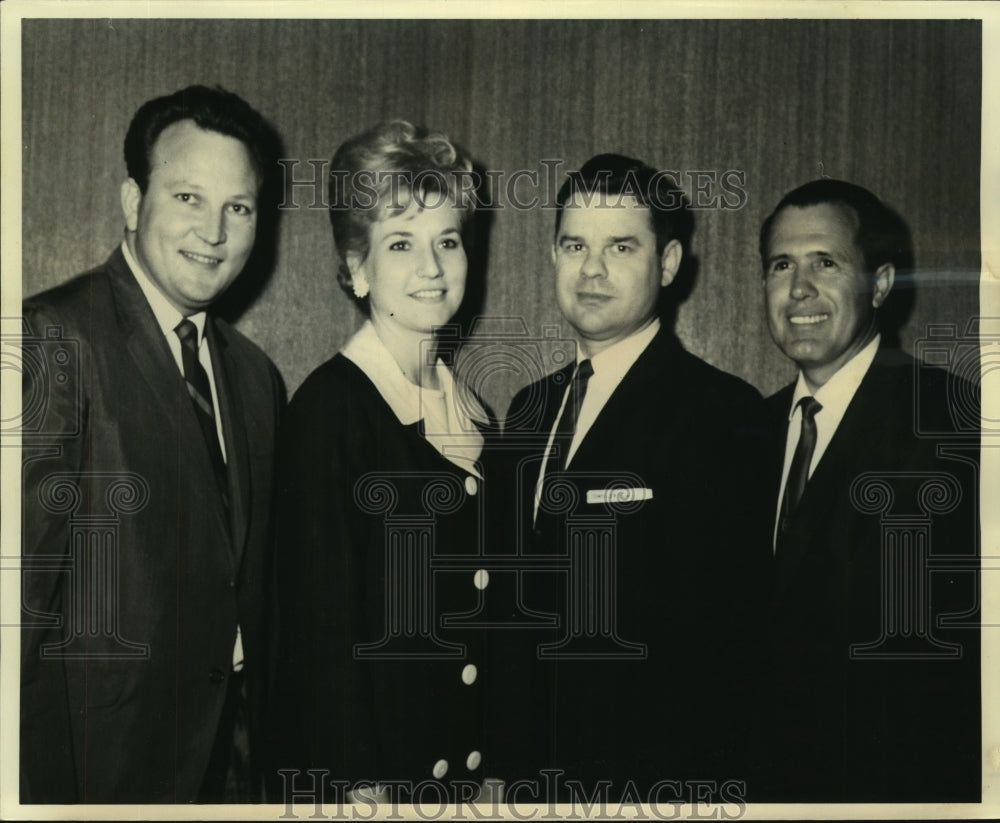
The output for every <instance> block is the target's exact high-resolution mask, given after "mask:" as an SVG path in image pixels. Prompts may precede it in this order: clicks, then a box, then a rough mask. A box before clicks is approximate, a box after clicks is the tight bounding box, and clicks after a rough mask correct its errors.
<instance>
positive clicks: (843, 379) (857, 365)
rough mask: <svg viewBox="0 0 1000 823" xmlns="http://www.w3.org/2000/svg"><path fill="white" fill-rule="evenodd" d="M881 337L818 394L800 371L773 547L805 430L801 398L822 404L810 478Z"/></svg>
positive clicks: (789, 414) (788, 435) (869, 364)
mask: <svg viewBox="0 0 1000 823" xmlns="http://www.w3.org/2000/svg"><path fill="white" fill-rule="evenodd" d="M881 339H882V338H881V336H880V335H877V334H876V335H875V339H874V340H872V341H871V342H870V343H869V344H868V345H867V346H865V347H864V348H863V349H862V350H861V351H859V352H858V353H857V354H856V355H854V357H852V358H851V359H850V360H848V361H847V362H846V363H845V364H844V365H843V366H841V367H840V369H839V370H838V371H837V373H836V374H834V375H833V377H831V378H830V379H829V380H827V381H826V383H824V384H823V385H822V386H820V387H819V388H818V389H817V390H816V393H815V394H813V393H812V392H810V391H809V387H808V386H807V385H806V379H805V377H804V376H803V374H802V372H801V371H800V372H799V379H798V381H797V382H796V384H795V391H794V392H793V394H792V407H791V409H789V411H788V434H787V436H786V439H785V463H784V467H783V468H782V470H781V486H780V487H779V488H778V504H777V509H776V513H775V518H774V533H773V535H772V547H773V546H774V545H775V544H776V543H777V539H778V526H779V524H780V522H781V501H782V499H783V498H784V496H785V484H786V483H787V482H788V472H789V470H790V469H791V467H792V457H793V456H794V455H795V447H796V446H797V445H798V443H799V435H800V434H801V433H802V410H801V409H800V408H799V400H801V399H802V398H803V397H809V396H810V395H812V396H813V397H815V398H816V400H817V402H818V403H819V404H820V406H822V408H821V409H820V410H819V411H818V412H816V415H815V416H814V417H813V420H814V421H815V422H816V448H815V449H814V450H813V455H812V461H811V462H810V463H809V474H808V475H807V477H812V476H813V472H814V471H816V466H818V465H819V461H820V458H821V457H823V453H824V452H825V451H826V448H827V446H829V445H830V441H831V440H832V439H833V435H834V434H835V433H836V431H837V427H838V426H839V425H840V421H841V420H843V419H844V414H845V412H846V411H847V407H848V406H849V405H850V404H851V401H852V400H853V399H854V395H855V394H857V391H858V387H859V386H860V385H861V381H862V380H863V379H864V376H865V375H866V374H867V373H868V369H869V368H871V365H872V362H873V361H874V360H875V353H876V352H877V351H878V347H879V343H880V342H881Z"/></svg>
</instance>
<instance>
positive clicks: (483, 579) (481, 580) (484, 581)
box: [472, 569, 490, 591]
mask: <svg viewBox="0 0 1000 823" xmlns="http://www.w3.org/2000/svg"><path fill="white" fill-rule="evenodd" d="M472 583H473V585H474V586H475V587H476V588H477V589H479V590H480V591H482V590H483V589H485V588H486V587H487V586H488V585H490V573H489V572H488V571H486V569H480V570H479V571H477V572H476V573H475V574H474V575H473V576H472Z"/></svg>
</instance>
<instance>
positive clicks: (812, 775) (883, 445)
mask: <svg viewBox="0 0 1000 823" xmlns="http://www.w3.org/2000/svg"><path fill="white" fill-rule="evenodd" d="M914 365H915V362H914V361H913V360H912V359H911V358H909V357H905V356H903V355H901V354H899V353H893V352H887V351H880V352H879V355H878V357H877V358H876V361H875V362H874V363H873V365H872V367H871V368H870V369H869V371H868V373H867V374H866V375H865V377H864V379H863V380H862V383H861V385H860V387H859V389H858V391H857V394H856V395H855V396H854V398H853V400H852V401H851V403H850V405H849V406H848V409H847V412H846V413H845V415H844V417H843V419H842V421H841V423H840V425H839V426H838V428H837V431H836V432H835V434H834V437H833V440H832V441H831V442H830V444H829V447H828V448H827V450H826V452H825V453H824V454H823V456H822V458H821V459H820V462H819V463H818V464H817V466H816V469H815V471H814V473H813V476H812V477H811V478H810V480H809V482H808V484H807V485H806V488H805V492H804V494H803V497H802V500H801V502H800V504H799V506H798V507H797V509H796V511H795V512H794V514H793V515H792V517H791V519H790V521H789V524H788V529H787V531H786V533H785V535H784V540H783V542H782V544H781V549H780V551H779V552H778V553H777V555H776V557H775V580H774V594H773V602H772V608H771V615H770V622H771V630H770V641H771V656H772V661H771V664H772V665H771V677H770V682H769V685H768V687H767V689H766V690H765V698H764V701H763V703H762V705H764V706H766V707H767V713H766V714H765V718H766V719H765V723H764V726H765V728H764V729H763V731H762V736H763V735H766V736H767V737H768V738H769V742H770V747H771V751H770V755H769V759H768V761H767V762H769V763H770V773H769V775H768V777H767V780H766V782H765V783H763V784H758V788H760V789H761V791H760V793H759V794H757V795H754V794H752V795H751V799H754V800H785V801H806V802H820V801H825V802H833V801H842V802H860V801H874V802H878V801H897V802H899V801H946V800H951V801H960V800H964V801H971V800H978V798H979V783H980V754H979V750H980V746H979V735H980V732H979V726H980V712H979V636H978V626H977V621H978V615H977V613H976V607H977V604H978V601H977V592H978V583H977V580H976V579H975V576H974V574H973V572H971V571H967V572H962V571H960V570H959V565H960V564H961V563H962V560H961V559H960V558H961V556H962V555H966V556H967V558H971V560H972V562H973V563H975V557H976V553H977V511H978V507H977V500H976V498H977V495H978V487H977V484H976V479H975V478H976V461H977V459H978V446H979V443H978V432H976V433H974V434H973V435H972V436H971V438H970V437H961V436H957V437H956V434H955V432H956V427H955V424H954V423H953V422H952V416H951V414H950V410H949V397H961V398H963V401H964V402H972V403H973V404H974V405H975V406H976V409H975V414H976V416H977V418H976V419H978V402H977V401H976V400H975V399H974V398H975V392H974V391H971V390H969V387H968V386H967V385H966V384H963V383H962V382H961V381H956V380H952V381H951V386H950V389H949V385H948V378H947V376H946V375H945V374H944V373H943V372H941V371H940V370H935V369H923V372H922V373H921V374H920V379H919V380H918V379H916V377H915V375H916V371H915V368H914ZM793 390H794V385H790V386H788V387H786V388H785V389H783V390H782V391H781V392H779V393H778V394H776V395H775V396H774V397H772V398H771V399H770V400H769V403H770V405H771V408H772V410H773V413H774V416H775V421H776V423H778V424H780V425H778V426H777V429H776V430H777V431H778V433H779V434H778V436H779V437H780V441H779V443H776V444H775V445H776V448H775V451H774V454H775V455H776V457H777V460H776V461H775V463H774V465H773V473H772V486H771V488H772V493H771V496H770V504H769V508H770V512H771V516H772V518H773V516H774V511H775V508H776V500H777V488H778V484H779V482H780V472H781V465H782V462H781V461H782V459H783V452H784V443H785V432H786V431H787V427H788V412H789V409H790V407H791V401H792V392H793ZM916 404H919V406H917V405H916ZM949 442H950V443H953V444H956V443H957V444H958V445H957V446H955V447H954V448H953V450H954V451H955V452H956V453H955V454H954V455H952V456H951V457H948V456H945V455H944V454H938V450H939V448H940V447H942V445H943V444H946V443H949ZM867 473H876V474H880V475H883V476H884V477H885V478H886V479H885V480H884V481H882V482H881V483H880V484H879V485H876V486H871V487H869V488H868V489H867V490H865V489H864V488H862V487H861V486H860V485H859V486H857V487H855V491H854V493H853V497H852V484H854V483H855V481H856V480H857V482H858V483H859V484H862V483H864V482H865V480H866V478H865V477H863V475H866V474H867ZM942 477H943V480H941V479H940V478H942ZM934 478H938V480H937V481H935V485H936V488H937V490H938V492H939V493H938V494H935V493H934V491H933V489H934V487H935V486H928V487H927V488H926V489H925V490H924V492H921V486H923V485H924V484H925V483H926V482H927V481H928V480H933V479H934ZM949 478H950V480H949ZM883 488H888V489H890V490H891V497H889V496H886V495H885V494H884V493H883V492H882V490H881V489H883ZM956 491H957V496H956ZM927 492H931V493H929V494H928V493H927ZM928 515H930V519H929V520H928V519H927V517H928ZM900 517H902V518H906V517H909V520H908V521H906V520H893V519H891V518H900ZM926 529H929V532H926V533H925V530H926ZM901 534H904V535H908V536H907V537H899V536H898V535H901ZM922 534H923V535H924V536H923V537H921V536H920V535H922ZM924 539H927V540H928V542H929V548H930V553H931V554H932V555H934V556H935V557H936V558H937V560H938V562H939V563H940V562H943V563H944V565H943V566H939V567H938V568H937V570H936V571H934V572H932V573H931V572H928V571H927V568H928V564H926V563H924V562H923V561H921V559H920V556H919V551H920V550H919V549H918V544H919V543H920V541H922V540H924ZM897 541H899V542H897ZM895 552H899V553H898V554H896V553H895ZM956 556H957V557H958V558H959V559H957V560H956V561H955V564H953V565H951V566H950V567H949V565H948V560H949V557H951V558H955V557H956ZM900 572H902V573H904V576H902V577H900V576H896V577H885V575H899V574H900ZM883 580H887V581H891V580H894V581H895V583H894V584H893V585H894V586H895V588H893V589H892V593H891V594H890V595H887V596H886V595H883ZM920 581H924V582H923V583H921V582H920ZM918 585H919V586H925V588H924V589H923V590H921V591H918V590H917V587H918ZM961 612H965V613H966V616H965V617H964V618H962V619H961V621H960V622H962V623H963V624H965V626H966V628H957V627H941V626H938V625H937V620H938V618H939V617H941V616H943V615H944V614H946V613H953V614H958V613H961ZM907 615H909V617H907ZM918 615H919V617H918ZM894 618H895V619H896V620H897V622H896V623H895V624H893V623H892V622H891V621H892V620H893V619H894ZM884 635H887V636H888V637H887V642H885V643H884V644H883V645H882V646H880V647H878V648H874V649H873V648H872V647H870V646H869V647H868V648H867V649H864V648H860V646H858V644H871V643H877V642H878V641H879V640H880V638H883V636H884ZM936 643H941V644H956V648H957V649H959V650H960V653H961V656H959V657H950V656H948V654H949V652H948V651H947V650H946V649H945V648H944V647H942V646H939V645H936ZM852 645H855V646H856V648H855V652H854V654H853V656H852V653H851V651H850V649H851V646H852ZM879 651H881V652H884V653H885V654H884V655H882V656H879V655H878V654H877V652H879ZM886 655H895V656H886ZM900 655H910V656H911V657H913V659H906V657H905V656H900ZM920 655H930V656H929V657H924V658H923V659H921V658H920Z"/></svg>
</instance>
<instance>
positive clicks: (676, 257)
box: [500, 154, 767, 802]
mask: <svg viewBox="0 0 1000 823" xmlns="http://www.w3.org/2000/svg"><path fill="white" fill-rule="evenodd" d="M557 204H558V211H557V213H556V224H555V236H554V242H553V245H552V250H551V255H552V261H553V264H554V269H555V278H554V280H555V291H556V298H557V301H558V304H559V308H560V310H561V311H562V314H563V316H564V317H565V318H566V320H567V321H568V322H569V324H570V325H571V326H572V328H573V330H574V331H575V333H576V337H577V340H578V343H579V346H578V354H577V358H576V362H573V363H571V364H569V365H568V366H566V367H565V368H563V369H561V370H559V371H557V372H555V373H554V374H551V375H549V376H548V377H546V378H544V379H543V380H540V381H538V382H537V383H535V384H533V385H532V386H529V387H527V388H526V389H524V390H523V391H522V392H520V393H519V394H518V396H517V397H516V398H515V399H514V401H513V403H512V405H511V408H510V411H509V413H508V418H507V420H508V426H507V429H506V431H505V437H507V442H508V444H510V447H511V450H512V451H514V450H515V444H516V443H517V442H518V441H519V439H520V440H521V441H522V442H524V443H527V444H528V446H527V453H524V454H523V456H522V459H521V460H520V461H519V465H518V466H517V468H516V470H514V471H513V472H512V474H513V475H515V476H516V478H517V483H518V484H519V491H520V500H521V502H520V504H519V511H520V513H521V524H520V525H521V533H520V548H521V551H522V552H523V553H524V554H525V555H534V556H536V557H537V556H539V555H544V556H546V557H547V558H550V560H549V562H551V563H552V564H553V566H556V564H557V562H558V561H556V560H555V559H554V558H557V557H565V558H568V559H569V562H570V564H571V565H572V571H568V572H567V571H556V570H555V568H553V570H547V571H538V572H535V571H531V570H530V569H526V570H525V571H524V572H523V573H522V579H523V581H524V587H523V590H522V595H523V605H524V607H525V608H526V610H528V611H529V612H535V613H547V614H553V615H557V616H558V624H557V625H556V626H555V627H554V628H553V629H552V630H551V631H546V630H542V631H539V632H537V633H531V632H522V633H521V634H518V633H516V632H508V633H507V635H505V636H504V637H503V638H502V639H503V640H504V641H507V642H514V641H515V640H516V639H517V638H520V637H529V636H530V638H531V643H530V644H526V646H530V648H529V647H525V648H522V649H521V650H520V656H518V653H516V652H513V651H512V652H511V653H510V655H509V656H508V659H507V660H506V661H505V665H506V666H507V669H506V670H507V671H508V672H510V673H511V677H510V681H509V682H513V681H514V680H515V677H516V674H515V673H516V672H518V671H522V672H524V678H523V680H522V682H524V683H529V684H531V685H530V686H527V685H526V686H525V689H526V690H527V693H526V694H524V696H523V698H522V699H521V700H520V701H519V705H520V709H519V710H518V712H517V715H518V716H519V717H523V718H524V719H525V721H526V723H527V726H528V728H527V731H526V732H525V733H524V734H523V737H522V739H523V740H525V741H532V742H531V744H530V748H531V749H532V751H530V752H527V753H525V754H524V755H522V757H521V759H520V762H521V763H527V762H532V763H533V764H534V766H535V769H536V770H537V769H540V768H545V767H548V768H550V769H555V770H560V775H561V778H562V779H561V781H560V783H559V785H558V786H555V787H549V790H548V794H549V799H550V800H551V799H560V800H573V799H582V798H584V797H587V798H593V797H595V796H596V797H597V798H601V797H604V798H607V799H613V798H624V797H631V798H634V799H635V798H639V797H641V799H643V800H644V801H650V802H654V801H656V800H659V802H662V801H663V800H664V799H665V798H666V797H671V798H673V799H674V800H677V799H678V798H688V797H690V796H691V795H689V794H688V793H687V792H688V791H689V790H690V791H693V790H694V789H693V788H692V787H693V786H694V785H695V784H696V783H698V785H701V788H700V789H698V791H700V792H703V793H704V792H707V793H708V794H709V795H712V796H718V795H719V793H720V791H724V790H723V789H722V786H723V785H724V784H725V782H726V781H729V780H741V779H744V778H745V764H744V762H743V760H742V744H743V742H744V741H743V731H744V729H745V725H746V721H747V717H748V715H749V708H750V707H749V704H748V697H749V694H750V692H751V690H752V681H753V678H752V676H751V674H750V672H751V668H752V666H751V665H750V662H751V661H752V660H753V659H754V652H753V648H754V646H753V644H754V642H755V640H756V639H758V638H757V637H756V636H755V631H754V627H755V622H754V621H755V616H756V605H755V603H756V599H757V598H758V597H760V595H761V590H762V589H761V586H762V580H761V577H762V569H763V567H764V564H765V562H766V559H767V555H766V544H767V524H766V522H765V518H764V517H762V508H763V502H762V501H761V500H758V499H757V497H756V495H757V489H758V487H759V484H758V483H757V482H755V473H756V472H757V471H758V468H759V466H760V465H761V462H762V461H763V460H764V459H765V458H764V455H765V445H766V441H765V422H764V421H765V413H764V406H763V401H762V399H761V398H760V395H759V394H758V393H757V392H756V391H755V390H754V389H753V388H752V387H750V386H749V385H747V384H746V383H744V382H743V381H741V380H739V379H737V378H736V377H733V376H731V375H729V374H726V373H724V372H721V371H719V370H718V369H715V368H714V367H712V366H710V365H708V364H707V363H705V362H704V361H702V360H699V359H698V358H696V357H694V356H693V355H691V354H689V353H688V352H687V351H685V350H684V348H683V347H682V346H681V344H680V342H679V341H678V340H677V339H676V338H675V337H674V335H673V333H672V330H671V329H669V328H666V327H665V326H664V325H663V324H661V321H660V317H659V313H658V307H659V305H660V303H661V297H662V295H663V290H664V289H667V288H669V287H670V285H671V283H672V282H673V281H674V280H675V278H676V277H677V275H678V273H679V272H680V271H681V268H682V262H683V260H684V255H685V253H686V244H687V243H688V241H689V238H690V235H691V228H692V227H691V214H690V211H688V210H687V209H686V208H685V207H684V206H683V205H678V204H683V198H682V197H681V196H680V193H679V192H677V191H676V190H674V189H673V188H672V186H671V185H669V184H668V180H667V179H666V178H665V176H664V175H662V174H660V173H658V172H657V171H656V169H653V168H651V167H650V166H648V165H646V164H645V163H642V162H640V161H638V160H633V159H631V158H628V157H623V156H621V155H617V154H603V155H599V156H597V157H594V158H592V159H591V160H589V161H588V162H587V163H586V164H585V165H584V166H583V168H581V169H580V171H579V172H576V173H574V174H571V175H570V177H569V179H568V180H567V181H566V183H565V184H564V185H563V187H562V189H561V190H560V192H559V194H558V199H557ZM532 435H533V436H534V440H532V439H531V436H532ZM531 443H534V446H533V447H532V446H531ZM532 448H533V450H532ZM535 563H536V565H535V566H533V567H531V568H537V567H538V566H537V561H535ZM519 667H520V668H519ZM500 714H501V716H503V717H504V718H505V722H506V719H507V718H509V717H510V716H511V713H500ZM532 735H534V737H533V736H532ZM526 771H527V770H523V771H522V773H521V774H519V775H518V776H522V777H523V776H525V775H524V772H526ZM534 774H535V779H536V780H537V779H538V772H537V771H535V773H534ZM550 774H551V773H550ZM595 793H596V795H595ZM654 794H655V796H654ZM706 796H707V795H706Z"/></svg>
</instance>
